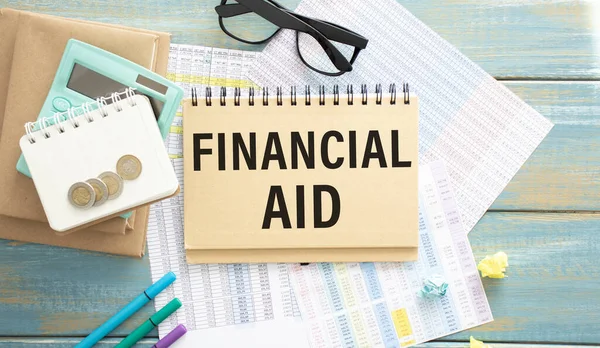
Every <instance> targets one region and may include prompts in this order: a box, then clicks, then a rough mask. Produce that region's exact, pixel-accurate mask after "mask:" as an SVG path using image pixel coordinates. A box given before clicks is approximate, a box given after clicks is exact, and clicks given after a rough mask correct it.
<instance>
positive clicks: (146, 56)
mask: <svg viewBox="0 0 600 348" xmlns="http://www.w3.org/2000/svg"><path fill="white" fill-rule="evenodd" d="M71 38H76V39H80V40H82V41H85V42H88V43H90V44H92V45H94V46H97V47H100V48H102V49H105V50H107V51H110V52H113V53H115V54H117V55H120V56H122V57H125V58H127V59H129V60H131V61H133V62H134V63H137V64H139V65H141V66H143V67H146V68H148V69H151V70H153V71H155V72H157V73H159V74H162V75H165V73H166V68H167V59H168V49H169V43H170V35H169V34H167V33H160V32H153V31H146V30H139V29H132V28H125V27H120V26H115V25H107V24H99V23H94V22H87V21H79V20H72V19H65V18H59V17H54V16H48V15H39V14H33V13H29V12H23V11H15V10H11V9H6V8H3V9H0V127H1V128H0V130H1V131H2V135H1V141H0V163H1V168H0V169H1V170H0V187H2V194H1V195H0V225H2V228H1V229H0V238H5V239H12V240H18V241H25V242H32V243H41V244H49V245H57V246H63V247H70V248H77V249H86V250H94V251H100V252H106V253H113V254H122V255H129V256H136V257H141V256H142V255H143V254H144V251H145V241H146V238H145V237H146V226H147V219H148V210H149V208H148V207H142V208H139V209H136V211H135V213H134V214H133V215H132V216H131V217H130V218H129V219H123V218H120V217H117V218H113V219H111V220H107V221H105V222H102V223H99V224H97V225H94V226H93V227H89V228H86V229H83V230H80V231H76V232H73V233H71V234H69V235H67V236H59V235H57V234H56V233H55V231H54V230H52V229H51V228H50V226H49V224H48V221H47V219H46V215H45V213H44V210H43V208H42V204H41V202H40V199H39V196H38V193H37V192H36V189H35V186H34V183H33V181H32V180H31V179H30V178H28V177H26V176H24V175H22V174H20V173H18V172H17V170H16V169H15V166H16V163H17V160H18V159H19V156H20V154H21V149H20V148H19V139H20V138H21V136H22V135H23V134H24V131H23V125H24V124H25V122H28V121H35V120H36V119H37V117H38V115H39V112H40V109H41V107H42V104H43V103H44V100H45V99H46V96H47V95H48V90H49V89H50V86H51V84H52V81H53V79H54V76H55V73H56V70H57V67H58V65H59V63H60V60H61V57H62V55H63V52H64V49H65V46H66V44H67V41H68V40H69V39H71ZM9 86H10V88H9Z"/></svg>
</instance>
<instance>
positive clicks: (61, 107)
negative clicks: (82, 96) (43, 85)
mask: <svg viewBox="0 0 600 348" xmlns="http://www.w3.org/2000/svg"><path fill="white" fill-rule="evenodd" d="M52 106H54V108H55V109H56V110H58V111H59V112H65V111H67V110H68V109H69V108H70V107H71V102H69V101H68V100H67V99H65V98H63V97H56V98H54V99H53V100H52Z"/></svg>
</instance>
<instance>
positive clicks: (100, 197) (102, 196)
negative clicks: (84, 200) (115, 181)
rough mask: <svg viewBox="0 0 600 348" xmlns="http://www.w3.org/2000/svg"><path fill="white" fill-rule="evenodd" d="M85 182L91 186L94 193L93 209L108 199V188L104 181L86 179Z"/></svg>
mask: <svg viewBox="0 0 600 348" xmlns="http://www.w3.org/2000/svg"><path fill="white" fill-rule="evenodd" d="M85 182H87V183H88V184H90V185H92V187H93V188H94V192H95V193H96V199H95V200H94V207H97V206H99V205H102V204H103V203H104V202H106V200H107V199H108V186H106V184H105V183H104V181H102V180H99V179H95V178H93V179H88V180H86V181H85Z"/></svg>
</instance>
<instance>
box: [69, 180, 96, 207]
mask: <svg viewBox="0 0 600 348" xmlns="http://www.w3.org/2000/svg"><path fill="white" fill-rule="evenodd" d="M68 198H69V202H71V204H73V205H74V206H76V207H78V208H82V209H88V208H90V207H91V206H92V205H94V202H95V201H96V192H95V191H94V188H93V187H92V185H90V184H88V183H85V182H76V183H74V184H73V185H71V187H70V188H69V194H68Z"/></svg>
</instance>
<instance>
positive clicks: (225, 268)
mask: <svg viewBox="0 0 600 348" xmlns="http://www.w3.org/2000/svg"><path fill="white" fill-rule="evenodd" d="M254 57H255V53H253V52H242V51H236V50H225V49H217V48H210V47H202V46H187V45H172V46H171V52H170V56H169V66H168V77H169V79H171V80H173V81H175V82H176V83H177V84H178V85H179V86H181V87H182V88H183V89H184V91H185V93H186V97H190V89H191V87H202V88H204V87H206V86H207V85H208V84H210V85H211V86H221V85H223V86H229V87H233V86H240V87H247V86H246V85H244V84H245V83H246V82H245V81H247V80H245V79H244V76H245V73H246V71H247V68H248V66H249V65H250V63H251V62H252V60H253V59H254ZM215 88H216V87H215ZM215 92H216V89H215ZM217 95H218V94H217ZM181 124H182V118H181V112H179V113H178V114H177V116H176V117H175V120H174V122H173V126H172V127H171V132H170V134H169V136H168V138H167V143H166V146H167V149H168V152H169V155H170V157H171V161H172V163H173V166H174V168H175V171H176V174H177V177H178V180H179V182H180V184H181V193H180V194H179V195H178V196H176V197H173V198H170V199H167V200H164V201H162V202H159V203H157V204H154V205H153V206H152V208H151V209H150V219H149V223H148V253H149V258H150V269H151V272H152V280H153V281H156V280H158V279H159V278H160V277H162V276H163V275H164V274H165V273H166V272H169V271H173V272H174V273H175V274H176V275H177V280H176V281H175V283H174V284H173V285H172V286H171V287H169V288H168V289H166V290H165V291H163V292H161V293H160V294H159V295H158V296H157V297H156V299H155V308H156V310H159V309H160V308H162V307H163V306H164V305H166V304H167V303H168V302H169V301H170V300H171V299H173V298H175V297H177V298H179V299H180V300H181V302H182V303H183V306H182V307H181V308H180V309H179V310H178V311H177V312H175V314H173V315H171V316H170V317H169V318H167V319H166V320H165V321H164V322H163V323H162V324H160V325H159V328H158V333H159V336H160V337H161V338H162V337H164V336H165V335H166V334H167V333H169V332H170V331H171V330H172V329H173V328H175V326H177V325H178V324H184V325H185V326H186V327H187V329H188V330H189V331H188V333H187V334H186V335H185V336H184V337H183V338H182V339H180V340H179V341H178V342H177V343H176V345H174V346H173V347H198V344H199V343H198V342H201V346H206V347H241V346H243V347H250V348H252V347H261V348H262V347H280V346H281V342H288V343H286V346H289V347H298V348H305V347H308V341H307V336H306V332H305V330H304V329H303V326H302V321H301V320H300V317H299V315H300V313H299V310H298V307H297V304H296V301H295V299H294V296H293V294H292V290H291V286H290V283H289V277H288V270H287V266H286V265H283V264H281V265H278V264H251V265H248V264H235V265H233V264H231V265H227V264H223V265H210V264H204V265H188V264H187V263H186V258H185V250H184V244H183V192H184V191H185V190H184V185H183V159H182V137H181V133H182V132H181Z"/></svg>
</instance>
